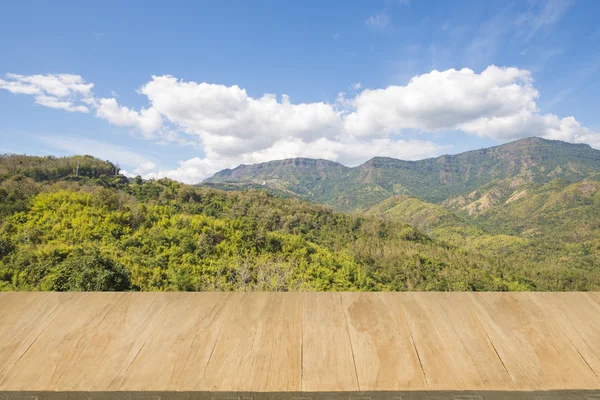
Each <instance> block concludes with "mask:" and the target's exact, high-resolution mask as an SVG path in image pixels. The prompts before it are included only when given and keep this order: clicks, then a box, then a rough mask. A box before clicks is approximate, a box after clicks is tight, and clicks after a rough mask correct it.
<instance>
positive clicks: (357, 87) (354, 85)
mask: <svg viewBox="0 0 600 400" xmlns="http://www.w3.org/2000/svg"><path fill="white" fill-rule="evenodd" d="M361 87H362V85H361V83H360V82H356V83H353V84H352V85H350V89H351V90H358V89H360V88H361Z"/></svg>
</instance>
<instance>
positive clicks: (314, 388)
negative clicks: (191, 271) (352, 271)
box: [0, 293, 600, 398]
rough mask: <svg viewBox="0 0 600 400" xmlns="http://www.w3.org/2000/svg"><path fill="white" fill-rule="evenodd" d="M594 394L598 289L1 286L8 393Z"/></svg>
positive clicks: (1, 385)
mask: <svg viewBox="0 0 600 400" xmlns="http://www.w3.org/2000/svg"><path fill="white" fill-rule="evenodd" d="M582 389H587V390H591V389H600V293H1V294H0V392H2V391H4V392H11V391H59V392H64V391H87V392H102V391H105V392H108V391H158V392H161V391H163V392H169V391H170V392H176V391H180V392H181V391H211V392H212V391H218V392H219V391H226V392H373V391H393V392H394V391H395V392H411V391H552V390H582ZM593 398H596V397H593ZM598 398H600V396H599V397H598Z"/></svg>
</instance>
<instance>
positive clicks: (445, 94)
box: [345, 66, 538, 137]
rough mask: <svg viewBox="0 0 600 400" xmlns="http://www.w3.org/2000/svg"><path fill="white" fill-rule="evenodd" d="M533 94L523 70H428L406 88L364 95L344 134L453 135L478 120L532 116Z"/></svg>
mask: <svg viewBox="0 0 600 400" xmlns="http://www.w3.org/2000/svg"><path fill="white" fill-rule="evenodd" d="M537 96H538V92H537V90H535V88H533V86H532V85H531V76H530V74H529V72H528V71H524V70H519V69H517V68H498V67H495V66H490V67H488V68H487V69H485V70H484V71H483V72H482V73H481V74H476V73H475V72H473V71H472V70H470V69H467V68H465V69H462V70H460V71H457V70H454V69H449V70H447V71H442V72H439V71H432V72H430V73H428V74H424V75H419V76H415V77H414V78H412V79H411V80H410V82H409V83H408V84H407V85H406V86H389V87H387V88H386V89H377V90H368V89H366V90H364V91H363V92H362V93H360V94H359V95H358V96H357V97H356V98H355V99H354V100H353V103H354V108H355V111H354V112H352V113H350V114H349V115H348V116H347V117H346V119H345V128H346V130H347V131H348V132H350V133H352V134H355V135H359V136H367V137H372V136H385V135H388V134H389V133H392V132H398V131H400V130H402V129H406V128H412V129H420V130H423V131H440V130H458V129H461V126H462V124H465V123H469V122H472V121H474V120H476V119H479V118H492V117H507V116H512V115H514V114H516V113H519V112H523V111H526V112H534V111H536V105H535V98H536V97H537Z"/></svg>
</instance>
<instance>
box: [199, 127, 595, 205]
mask: <svg viewBox="0 0 600 400" xmlns="http://www.w3.org/2000/svg"><path fill="white" fill-rule="evenodd" d="M599 175H600V151H598V150H595V149H593V148H592V147H590V146H589V145H586V144H572V143H566V142H561V141H553V140H545V139H541V138H528V139H522V140H518V141H515V142H512V143H508V144H504V145H501V146H497V147H492V148H487V149H480V150H473V151H468V152H465V153H461V154H457V155H444V156H440V157H437V158H430V159H426V160H420V161H403V160H398V159H394V158H385V157H375V158H372V159H370V160H369V161H367V162H365V163H364V164H361V165H359V166H356V167H346V166H344V165H342V164H339V163H337V162H334V161H328V160H320V159H319V160H315V159H308V158H294V159H287V160H280V161H270V162H266V163H261V164H255V165H240V166H239V167H237V168H235V169H225V170H223V171H220V172H218V173H216V174H215V175H214V176H213V177H211V178H208V179H206V180H205V181H204V182H203V183H204V184H212V185H213V186H216V187H219V185H221V187H222V188H227V187H236V186H237V187H238V188H239V187H244V186H261V185H262V186H264V187H266V188H269V189H272V190H275V191H279V192H282V193H288V194H291V195H295V196H298V197H301V198H304V199H306V200H309V201H313V202H316V203H322V204H326V205H329V206H331V207H333V208H334V209H337V210H340V211H350V210H363V209H366V208H369V207H371V206H374V205H375V204H377V203H379V202H380V201H383V200H385V199H386V198H389V197H391V196H394V195H405V196H412V197H417V198H419V199H422V200H424V201H427V202H432V203H438V204H445V205H448V206H449V207H450V208H461V207H465V209H469V210H471V213H473V212H479V211H480V210H482V209H485V208H486V207H488V205H489V204H490V203H493V202H495V201H496V199H497V198H498V197H503V196H505V195H506V192H507V191H506V190H505V189H507V188H508V189H515V190H516V189H518V188H521V187H524V186H527V185H532V184H533V185H541V184H545V183H548V182H550V181H552V180H554V179H557V178H563V179H566V180H568V181H570V182H577V181H581V180H583V179H586V178H593V179H595V178H598V176H599ZM496 186H498V189H494V188H495V187H496ZM500 188H501V189H500ZM508 191H509V192H510V190H508ZM513 192H514V190H513V191H512V192H511V194H516V193H513ZM477 201H479V202H478V203H476V204H473V205H471V206H470V207H469V205H470V204H471V203H475V202H477ZM467 207H468V208H467Z"/></svg>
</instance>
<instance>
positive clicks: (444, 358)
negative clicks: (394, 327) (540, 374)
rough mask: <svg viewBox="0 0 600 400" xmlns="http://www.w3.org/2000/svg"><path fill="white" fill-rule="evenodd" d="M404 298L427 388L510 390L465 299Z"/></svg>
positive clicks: (454, 296) (439, 295) (510, 384)
mask: <svg viewBox="0 0 600 400" xmlns="http://www.w3.org/2000/svg"><path fill="white" fill-rule="evenodd" d="M405 296H406V300H405V301H404V304H403V306H404V310H405V313H406V318H407V320H408V322H409V329H410V331H411V335H412V338H413V340H414V344H415V347H416V349H417V351H418V354H419V357H420V360H421V363H422V365H423V369H424V371H425V376H426V379H427V387H428V389H433V390H450V389H455V390H466V389H487V390H493V389H495V390H497V389H502V390H506V389H509V388H512V387H513V386H514V385H513V382H512V380H511V378H510V375H509V374H508V373H507V371H506V370H505V368H504V367H503V365H502V361H501V360H500V359H499V357H498V355H497V354H496V352H495V351H494V348H493V346H492V344H491V343H490V341H489V339H488V337H487V335H486V333H485V331H484V329H483V328H482V326H481V323H480V322H479V319H478V318H477V315H476V313H475V308H474V305H473V304H472V303H471V301H470V298H469V297H467V296H464V295H461V294H453V293H410V294H406V295H405Z"/></svg>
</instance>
